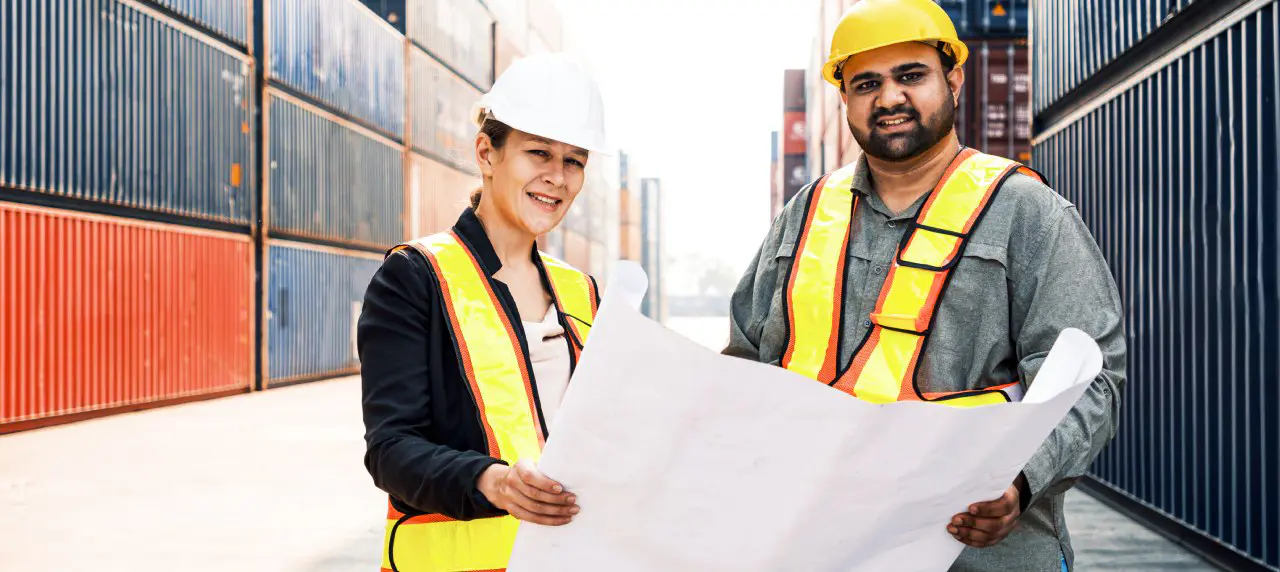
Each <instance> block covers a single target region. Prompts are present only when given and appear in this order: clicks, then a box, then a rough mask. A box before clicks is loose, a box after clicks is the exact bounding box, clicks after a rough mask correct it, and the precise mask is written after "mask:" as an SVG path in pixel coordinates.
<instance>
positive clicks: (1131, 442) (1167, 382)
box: [1033, 1, 1280, 569]
mask: <svg viewBox="0 0 1280 572" xmlns="http://www.w3.org/2000/svg"><path fill="white" fill-rule="evenodd" d="M1278 11H1280V4H1278V3H1277V2H1274V1H1273V2H1265V3H1262V4H1260V5H1259V4H1254V5H1251V6H1250V7H1249V8H1247V9H1246V11H1245V12H1240V13H1236V14H1235V16H1236V17H1239V18H1243V19H1239V20H1237V19H1236V18H1228V19H1227V20H1224V21H1222V22H1220V23H1219V25H1220V27H1221V28H1220V29H1211V30H1212V31H1211V32H1209V34H1210V35H1211V37H1209V38H1208V39H1207V41H1205V42H1203V43H1199V44H1195V43H1192V44H1186V45H1184V46H1182V47H1180V48H1179V49H1176V50H1173V51H1171V52H1170V55H1171V57H1175V58H1176V59H1174V60H1173V61H1172V62H1170V63H1169V64H1168V65H1165V66H1164V67H1161V68H1158V69H1148V70H1144V72H1142V73H1139V74H1137V75H1136V76H1133V77H1132V78H1130V79H1126V80H1125V83H1124V84H1122V85H1120V86H1117V87H1121V88H1125V89H1123V91H1121V92H1120V93H1118V94H1116V95H1114V96H1113V97H1110V98H1109V99H1108V98H1099V99H1098V100H1095V101H1093V102H1090V103H1089V104H1088V105H1087V106H1086V107H1085V108H1084V109H1082V112H1084V113H1085V114H1084V115H1082V116H1078V117H1074V116H1073V117H1068V118H1066V119H1065V120H1064V121H1063V122H1062V123H1060V124H1058V125H1054V126H1048V128H1047V129H1046V131H1045V133H1044V135H1042V136H1040V138H1039V139H1038V140H1037V142H1036V146H1035V149H1034V153H1033V157H1034V166H1035V167H1036V168H1037V169H1039V170H1041V171H1043V172H1044V173H1045V174H1046V175H1047V176H1048V178H1049V180H1050V182H1052V183H1053V184H1054V186H1055V188H1056V189H1057V190H1058V191H1059V192H1061V193H1062V194H1063V195H1064V196H1066V197H1067V198H1068V199H1070V200H1071V201H1072V202H1073V203H1075V204H1076V205H1077V207H1078V208H1079V211H1080V215H1081V216H1082V217H1083V218H1084V220H1085V221H1086V222H1087V223H1088V225H1089V228H1090V229H1091V230H1092V232H1093V234H1094V236H1095V237H1096V238H1097V240H1098V243H1099V245H1100V246H1101V248H1102V251H1103V253H1104V255H1105V256H1106V258H1107V260H1108V261H1109V262H1110V264H1111V268H1112V271H1113V273H1114V274H1115V277H1116V281H1117V283H1118V284H1119V287H1120V293H1121V296H1122V298H1123V301H1124V306H1125V309H1126V316H1125V328H1126V329H1127V331H1128V335H1129V338H1128V340H1129V365H1128V375H1129V384H1128V386H1127V387H1126V388H1125V391H1124V394H1123V396H1122V403H1123V407H1122V411H1123V413H1122V414H1121V417H1120V425H1119V429H1118V433H1117V435H1116V439H1115V441H1114V442H1113V443H1112V444H1111V445H1110V446H1109V447H1108V448H1107V449H1106V450H1105V451H1104V452H1103V453H1102V455H1101V456H1100V457H1099V458H1098V460H1097V462H1096V463H1095V465H1094V468H1093V474H1094V475H1095V476H1096V478H1097V479H1098V480H1099V481H1100V482H1101V483H1102V484H1103V485H1105V486H1107V487H1110V488H1112V489H1114V490H1115V491H1118V492H1119V493H1121V494H1122V495H1124V496H1126V497H1128V498H1130V499H1132V500H1134V501H1136V502H1137V503H1140V504H1142V505H1145V506H1147V507H1150V508H1152V509H1154V510H1156V511H1158V512H1159V513H1162V514H1163V515H1166V516H1167V517H1168V518H1169V519H1170V520H1172V521H1174V522H1177V523H1181V524H1182V525H1184V526H1185V527H1187V528H1190V529H1192V530H1194V531H1196V532H1198V533H1199V534H1201V535H1203V536H1204V537H1207V538H1209V539H1212V540H1213V541H1217V542H1220V543H1221V544H1222V545H1224V546H1225V547H1227V548H1229V549H1231V550H1234V551H1236V552H1238V553H1240V554H1242V555H1246V556H1247V557H1248V558H1251V559H1253V560H1255V561H1256V562H1258V563H1263V564H1265V565H1266V566H1267V567H1269V568H1271V569H1280V491H1278V490H1277V488H1276V485H1277V483H1280V383H1278V382H1277V380H1280V351H1277V347H1280V345H1278V344H1280V299H1278V298H1277V295H1278V293H1280V262H1278V261H1277V256H1276V253H1277V252H1278V250H1277V249H1280V225H1277V224H1276V220H1275V215H1276V213H1277V212H1278V209H1280V196H1278V195H1277V191H1276V190H1277V189H1280V171H1278V169H1280V144H1278V143H1280V142H1278V141H1277V138H1278V137H1280V102H1278V100H1277V97H1278V96H1277V94H1280V70H1278V69H1277V67H1278V65H1280V64H1277V62H1278V61H1280V45H1278V43H1277V34H1278V33H1280V32H1278V30H1280V14H1278ZM1214 32H1218V33H1217V34H1216V35H1212V34H1213V33H1214ZM1079 33H1081V34H1084V33H1087V32H1086V31H1085V30H1081V31H1080V32H1079Z"/></svg>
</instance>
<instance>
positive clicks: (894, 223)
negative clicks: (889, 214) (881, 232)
mask: <svg viewBox="0 0 1280 572" xmlns="http://www.w3.org/2000/svg"><path fill="white" fill-rule="evenodd" d="M884 224H885V226H887V227H889V228H898V223H896V222H893V221H889V222H886V223H884Z"/></svg>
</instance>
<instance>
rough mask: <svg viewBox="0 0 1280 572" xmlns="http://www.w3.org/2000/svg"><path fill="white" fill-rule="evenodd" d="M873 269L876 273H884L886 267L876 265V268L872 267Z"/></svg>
mask: <svg viewBox="0 0 1280 572" xmlns="http://www.w3.org/2000/svg"><path fill="white" fill-rule="evenodd" d="M871 271H872V272H875V273H876V274H883V273H884V267H883V266H876V267H875V268H872V269H871Z"/></svg>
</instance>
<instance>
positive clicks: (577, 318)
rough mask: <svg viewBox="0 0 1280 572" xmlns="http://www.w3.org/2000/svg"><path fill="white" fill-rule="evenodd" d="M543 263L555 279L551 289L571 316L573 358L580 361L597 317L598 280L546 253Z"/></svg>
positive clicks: (562, 307) (552, 279) (552, 281)
mask: <svg viewBox="0 0 1280 572" xmlns="http://www.w3.org/2000/svg"><path fill="white" fill-rule="evenodd" d="M542 267H543V268H546V269H547V276H548V277H549V278H550V279H551V289H552V290H554V292H552V293H551V295H552V296H553V297H555V298H556V299H557V300H559V302H560V311H561V312H562V313H564V314H565V315H566V316H568V317H569V319H568V320H567V322H568V325H569V333H570V334H571V335H572V336H573V341H574V343H573V359H574V362H575V363H576V362H577V360H578V356H579V355H580V354H581V353H582V347H583V345H585V344H586V342H587V334H590V333H591V323H592V322H593V321H595V319H594V318H593V316H595V315H596V310H597V302H596V301H597V300H598V298H599V296H598V295H597V293H596V284H595V282H593V281H592V280H591V278H590V277H588V276H587V275H586V274H583V273H582V272H579V271H578V269H576V268H574V267H572V266H569V265H568V264H567V263H565V262H564V261H561V260H559V259H556V258H555V257H552V256H549V255H547V254H542Z"/></svg>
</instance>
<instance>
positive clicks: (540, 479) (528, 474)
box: [476, 461, 579, 526]
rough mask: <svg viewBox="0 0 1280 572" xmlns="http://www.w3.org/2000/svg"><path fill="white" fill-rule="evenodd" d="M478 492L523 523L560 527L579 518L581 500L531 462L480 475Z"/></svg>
mask: <svg viewBox="0 0 1280 572" xmlns="http://www.w3.org/2000/svg"><path fill="white" fill-rule="evenodd" d="M476 488H478V489H480V493H481V494H483V495H484V497H485V498H487V499H489V502H491V503H493V506H496V507H498V508H500V509H502V510H505V511H507V513H508V514H510V515H511V516H514V517H516V518H518V519H520V520H524V521H528V522H533V523H537V524H545V525H548V526H560V525H563V524H568V523H569V521H570V520H572V519H573V515H575V514H578V510H579V509H578V505H577V504H576V503H577V500H578V498H577V497H575V496H574V495H572V494H569V493H567V492H565V490H564V487H563V486H561V485H560V483H557V482H555V481H553V480H551V479H549V478H547V476H546V475H544V474H542V473H541V472H539V471H538V469H536V468H534V466H533V463H530V462H529V461H519V462H517V463H516V464H515V466H512V467H508V466H506V465H502V464H495V465H492V466H490V467H489V468H487V469H485V470H484V472H483V473H480V478H479V479H478V480H477V481H476Z"/></svg>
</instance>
